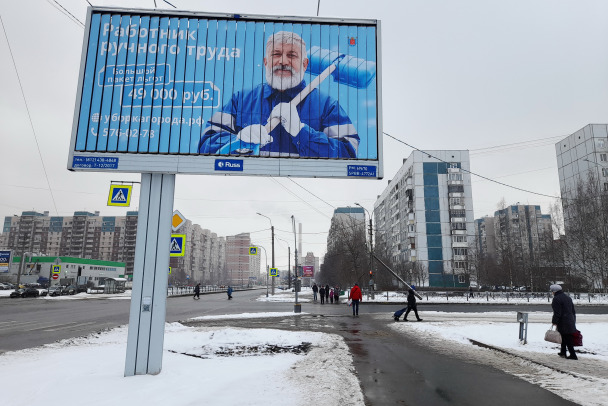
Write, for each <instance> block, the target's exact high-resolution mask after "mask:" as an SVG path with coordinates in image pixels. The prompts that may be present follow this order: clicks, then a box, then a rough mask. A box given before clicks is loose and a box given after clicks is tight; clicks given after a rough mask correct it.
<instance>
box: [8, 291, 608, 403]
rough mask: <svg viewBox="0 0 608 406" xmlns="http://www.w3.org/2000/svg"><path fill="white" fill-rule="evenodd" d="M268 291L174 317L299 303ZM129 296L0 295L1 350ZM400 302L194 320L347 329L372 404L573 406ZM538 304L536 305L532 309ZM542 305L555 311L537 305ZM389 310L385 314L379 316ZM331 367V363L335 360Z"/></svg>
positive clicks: (203, 303)
mask: <svg viewBox="0 0 608 406" xmlns="http://www.w3.org/2000/svg"><path fill="white" fill-rule="evenodd" d="M263 293H264V292H262V291H247V292H235V294H234V299H233V300H230V301H229V300H227V299H226V295H225V294H224V293H216V294H207V295H202V296H201V300H198V301H194V300H192V297H190V296H184V297H171V298H169V299H168V301H167V318H166V320H167V321H168V322H173V321H186V320H187V319H189V318H192V317H196V316H203V315H217V314H239V313H246V312H291V311H293V309H294V304H293V303H267V302H257V301H255V298H256V297H258V296H259V295H260V294H263ZM129 302H130V301H129V300H126V299H122V300H121V299H116V300H108V299H92V300H52V299H15V300H10V299H4V300H0V352H4V351H12V350H18V349H23V348H30V347H34V346H38V345H42V344H45V343H51V342H54V341H56V340H60V339H64V338H70V337H75V336H82V335H86V334H89V333H92V332H97V331H100V330H103V329H105V328H111V327H114V326H118V325H123V324H127V323H128V318H129ZM398 307H399V305H395V304H393V305H382V304H371V303H365V304H363V305H362V306H361V311H360V317H359V318H353V317H352V315H351V312H350V308H348V307H346V306H344V305H332V304H326V305H320V304H313V303H303V304H302V311H303V312H305V313H307V314H303V315H301V316H300V317H286V318H285V319H277V318H272V319H263V318H259V319H257V318H256V319H249V318H247V319H243V320H241V321H237V322H235V320H234V319H231V320H221V319H219V320H212V321H196V322H192V321H191V322H188V323H187V324H192V325H207V326H234V325H235V323H237V325H239V326H241V327H250V328H254V327H264V328H282V329H288V330H311V331H322V332H332V333H337V334H340V335H342V336H343V337H344V339H345V341H346V342H347V344H348V345H349V347H350V350H351V353H352V354H353V358H354V362H355V368H356V370H357V374H358V377H359V379H360V381H361V385H362V388H363V392H364V395H365V399H366V404H367V405H369V406H371V405H374V406H375V405H378V406H380V405H412V406H413V405H416V406H418V405H481V404H492V405H493V406H502V405H505V406H506V405H514V404H525V405H549V404H550V405H573V403H571V402H568V401H565V400H563V399H562V398H560V397H558V396H556V395H554V394H552V393H551V392H549V391H546V390H544V389H541V388H540V387H538V386H535V385H532V384H529V383H527V382H525V381H523V380H521V379H518V378H516V377H514V376H512V375H509V374H507V373H504V372H502V371H499V370H497V369H495V368H492V367H489V366H485V365H479V364H474V363H468V362H463V361H462V360H461V359H458V357H450V356H449V355H447V356H446V354H445V353H438V352H435V351H433V350H432V349H430V348H429V347H426V346H424V347H423V346H420V345H419V344H417V343H416V342H413V341H411V340H406V339H405V338H404V336H403V335H401V334H399V333H397V332H395V331H394V330H392V329H390V328H389V327H388V324H389V323H394V321H393V320H392V318H390V312H392V311H394V310H395V309H396V308H398ZM467 309H468V311H475V312H486V311H509V312H515V311H522V310H523V311H525V309H522V307H521V306H508V305H505V306H502V305H474V306H470V305H457V304H453V305H450V304H445V305H429V304H426V305H423V304H422V303H421V304H420V305H419V311H420V312H421V316H422V317H424V311H425V310H433V311H458V312H462V311H467ZM530 310H532V309H530ZM534 310H536V311H550V306H548V307H547V309H544V308H543V309H541V308H539V306H534ZM577 310H580V312H581V313H606V311H607V310H606V308H605V307H597V308H593V307H579V309H577ZM373 313H387V318H386V320H385V319H383V318H377V317H372V316H371V314H373ZM328 367H330V366H328Z"/></svg>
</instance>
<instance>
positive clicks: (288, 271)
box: [277, 237, 291, 289]
mask: <svg viewBox="0 0 608 406" xmlns="http://www.w3.org/2000/svg"><path fill="white" fill-rule="evenodd" d="M277 240H281V241H283V242H284V243H285V244H287V287H288V288H289V289H291V247H290V246H289V243H288V242H287V241H285V240H284V239H282V238H279V237H277Z"/></svg>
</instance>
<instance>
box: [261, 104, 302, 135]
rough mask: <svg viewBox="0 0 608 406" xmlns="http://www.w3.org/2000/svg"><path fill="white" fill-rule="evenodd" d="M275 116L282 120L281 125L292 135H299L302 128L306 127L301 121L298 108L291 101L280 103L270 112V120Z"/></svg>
mask: <svg viewBox="0 0 608 406" xmlns="http://www.w3.org/2000/svg"><path fill="white" fill-rule="evenodd" d="M273 118H278V119H279V120H281V125H282V126H283V128H285V130H286V131H287V132H288V133H289V134H290V135H291V136H292V137H295V136H297V135H298V133H299V132H300V130H301V129H302V128H304V124H302V122H301V121H300V115H299V114H298V109H297V108H296V106H293V105H292V104H291V103H279V104H277V105H276V106H274V108H273V109H272V111H271V112H270V117H269V118H268V120H269V121H272V119H273Z"/></svg>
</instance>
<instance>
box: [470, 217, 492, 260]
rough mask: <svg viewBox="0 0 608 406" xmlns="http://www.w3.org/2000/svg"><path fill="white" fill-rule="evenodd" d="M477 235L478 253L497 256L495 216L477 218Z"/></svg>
mask: <svg viewBox="0 0 608 406" xmlns="http://www.w3.org/2000/svg"><path fill="white" fill-rule="evenodd" d="M475 235H476V237H477V238H476V243H477V246H476V249H477V253H478V254H479V255H482V256H488V257H490V258H494V259H495V258H496V234H495V232H494V217H491V216H485V217H483V218H480V219H476V220H475Z"/></svg>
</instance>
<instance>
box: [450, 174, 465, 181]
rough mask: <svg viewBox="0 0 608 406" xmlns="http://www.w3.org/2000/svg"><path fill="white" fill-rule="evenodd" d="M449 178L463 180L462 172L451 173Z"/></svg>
mask: <svg viewBox="0 0 608 406" xmlns="http://www.w3.org/2000/svg"><path fill="white" fill-rule="evenodd" d="M448 180H462V173H449V174H448Z"/></svg>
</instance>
